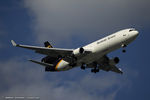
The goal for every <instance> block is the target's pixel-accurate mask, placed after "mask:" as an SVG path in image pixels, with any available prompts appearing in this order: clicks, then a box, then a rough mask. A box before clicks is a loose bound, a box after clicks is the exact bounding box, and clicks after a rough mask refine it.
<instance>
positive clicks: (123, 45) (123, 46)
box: [122, 44, 127, 53]
mask: <svg viewBox="0 0 150 100" xmlns="http://www.w3.org/2000/svg"><path fill="white" fill-rule="evenodd" d="M125 47H127V45H126V44H122V48H123V50H122V52H123V53H125V52H126V50H125Z"/></svg>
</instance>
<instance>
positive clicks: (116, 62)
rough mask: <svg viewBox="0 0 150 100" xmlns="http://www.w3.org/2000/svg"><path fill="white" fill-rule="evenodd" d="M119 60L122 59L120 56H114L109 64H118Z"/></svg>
mask: <svg viewBox="0 0 150 100" xmlns="http://www.w3.org/2000/svg"><path fill="white" fill-rule="evenodd" d="M119 61H120V59H119V58H118V57H115V58H113V59H111V60H110V61H109V64H110V65H116V64H118V63H119Z"/></svg>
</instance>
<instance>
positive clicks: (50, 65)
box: [29, 60, 54, 67]
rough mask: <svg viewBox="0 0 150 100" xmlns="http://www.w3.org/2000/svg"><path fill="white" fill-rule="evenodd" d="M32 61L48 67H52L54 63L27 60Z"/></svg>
mask: <svg viewBox="0 0 150 100" xmlns="http://www.w3.org/2000/svg"><path fill="white" fill-rule="evenodd" d="M29 61H31V62H33V63H36V64H40V65H43V66H45V67H46V66H49V67H53V66H54V65H53V64H48V63H43V62H39V61H35V60H29Z"/></svg>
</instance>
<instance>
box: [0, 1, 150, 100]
mask: <svg viewBox="0 0 150 100" xmlns="http://www.w3.org/2000/svg"><path fill="white" fill-rule="evenodd" d="M149 5H150V1H148V0H138V1H137V0H111V1H110V0H1V1H0V98H2V97H3V96H38V97H40V98H41V100H48V99H51V100H60V99H61V100H70V99H72V100H120V99H122V100H134V99H136V100H141V99H144V100H149V99H150V96H149V93H150V86H149V84H150V78H149V76H150V74H149V70H150V67H149V56H150V54H149V51H150V47H149V37H150V35H149V32H150V23H149V22H150V11H149V9H150V6H149ZM130 27H134V28H136V29H137V30H138V31H139V32H140V35H139V36H138V38H137V39H136V40H135V41H134V42H133V43H131V44H130V45H129V46H128V47H127V53H126V54H122V53H121V49H120V50H117V51H114V52H113V53H111V54H109V56H110V57H115V56H118V57H120V59H121V62H120V64H118V66H119V67H121V68H122V70H123V71H124V74H123V75H119V74H116V73H113V72H104V71H100V73H97V74H93V73H90V70H85V71H83V70H80V68H75V69H72V70H70V71H66V72H59V73H56V72H54V73H50V72H49V73H47V72H44V68H43V67H42V66H40V65H36V64H33V63H31V62H28V61H27V59H38V60H40V59H41V58H42V57H43V56H42V55H38V54H35V53H34V52H32V51H29V50H24V49H20V48H15V47H12V45H11V43H10V40H11V39H14V40H15V41H16V42H17V43H21V44H30V45H38V46H43V42H45V41H50V42H51V43H52V44H53V46H54V47H61V48H77V47H81V46H83V45H86V44H88V43H90V42H93V41H95V40H97V39H100V38H102V37H103V36H106V35H109V34H111V33H114V32H116V31H119V30H121V29H126V28H130Z"/></svg>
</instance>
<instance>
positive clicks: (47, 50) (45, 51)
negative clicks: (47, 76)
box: [11, 40, 73, 57]
mask: <svg viewBox="0 0 150 100" xmlns="http://www.w3.org/2000/svg"><path fill="white" fill-rule="evenodd" d="M11 43H12V45H13V46H15V47H21V48H26V49H31V50H34V51H35V52H36V53H40V54H44V55H49V56H52V57H57V56H59V55H61V56H66V55H70V54H72V52H73V49H61V48H46V47H38V46H29V45H20V44H16V43H15V42H14V41H13V40H11Z"/></svg>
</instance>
